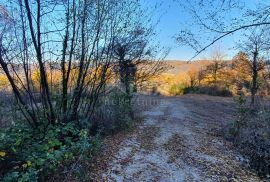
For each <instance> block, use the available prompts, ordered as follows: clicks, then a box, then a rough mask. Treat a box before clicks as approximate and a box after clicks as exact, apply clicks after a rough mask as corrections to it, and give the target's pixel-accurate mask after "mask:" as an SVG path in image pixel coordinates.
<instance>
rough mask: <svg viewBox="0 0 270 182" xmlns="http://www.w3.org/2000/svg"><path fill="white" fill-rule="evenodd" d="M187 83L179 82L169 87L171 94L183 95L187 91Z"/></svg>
mask: <svg viewBox="0 0 270 182" xmlns="http://www.w3.org/2000/svg"><path fill="white" fill-rule="evenodd" d="M186 87H187V86H186V84H184V83H179V84H174V85H172V86H171V88H170V89H169V94H170V95H174V96H176V95H183V94H184V92H185V88H186Z"/></svg>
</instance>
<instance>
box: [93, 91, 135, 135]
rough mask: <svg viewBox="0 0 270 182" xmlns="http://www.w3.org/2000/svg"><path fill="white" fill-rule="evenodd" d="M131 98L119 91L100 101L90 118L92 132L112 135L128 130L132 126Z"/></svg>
mask: <svg viewBox="0 0 270 182" xmlns="http://www.w3.org/2000/svg"><path fill="white" fill-rule="evenodd" d="M132 99H133V98H132V96H130V95H127V94H126V93H125V92H122V91H121V90H119V89H114V90H113V91H112V92H111V93H110V94H108V95H107V96H106V97H104V98H102V100H100V102H99V104H98V105H97V107H96V112H95V113H94V115H93V117H92V121H94V123H93V126H92V132H93V133H96V132H97V131H100V132H102V133H103V134H112V133H115V132H117V131H119V130H123V129H128V128H130V127H131V126H132V124H133V119H134V118H133V107H132V106H133V103H132Z"/></svg>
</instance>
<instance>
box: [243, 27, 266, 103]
mask: <svg viewBox="0 0 270 182" xmlns="http://www.w3.org/2000/svg"><path fill="white" fill-rule="evenodd" d="M267 34H268V31H264V30H259V31H258V30H256V29H255V30H254V31H253V32H252V33H251V35H250V36H249V37H248V39H247V41H246V42H244V43H243V44H242V46H241V48H242V49H243V50H244V51H245V52H246V53H247V55H248V60H249V67H250V74H251V76H252V81H251V87H250V91H251V105H254V104H255V96H256V94H257V92H258V89H259V87H260V84H259V81H258V79H259V73H260V71H262V70H264V68H265V58H264V54H265V51H268V50H269V48H270V47H269V45H268V39H267V38H266V35H267Z"/></svg>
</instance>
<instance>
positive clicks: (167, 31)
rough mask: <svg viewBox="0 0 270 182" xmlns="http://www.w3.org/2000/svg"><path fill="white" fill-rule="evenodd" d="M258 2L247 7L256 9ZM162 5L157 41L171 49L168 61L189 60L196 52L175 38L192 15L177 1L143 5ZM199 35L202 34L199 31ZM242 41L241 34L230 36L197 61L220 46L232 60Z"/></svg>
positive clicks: (252, 1) (153, 0)
mask: <svg viewBox="0 0 270 182" xmlns="http://www.w3.org/2000/svg"><path fill="white" fill-rule="evenodd" d="M257 2H258V0H247V1H245V5H247V6H249V7H255V4H256V3H257ZM159 3H162V5H161V6H160V7H159V8H158V12H157V14H156V15H157V17H158V16H160V15H161V20H160V22H159V24H158V26H157V40H158V41H159V42H160V44H161V45H162V46H165V47H170V48H171V51H170V53H169V55H168V57H167V58H166V59H168V60H187V59H190V58H191V57H192V56H193V55H194V51H193V50H192V49H191V48H190V47H187V46H180V45H179V44H177V42H176V41H175V39H174V37H175V36H176V35H177V33H179V31H180V30H181V28H182V27H183V26H185V25H186V22H188V21H190V17H189V16H190V14H188V13H187V12H185V11H183V9H182V8H181V7H180V4H179V3H178V2H176V1H175V0H150V1H149V0H148V1H147V0H145V2H144V3H143V4H144V5H143V6H145V7H153V6H154V5H156V4H159ZM190 28H191V29H192V30H193V31H194V30H195V31H196V28H197V27H195V26H194V27H190ZM197 31H198V34H200V32H199V30H197ZM240 39H241V34H240V33H237V34H235V35H233V36H228V37H226V38H224V39H222V40H221V41H219V42H218V43H217V44H216V45H214V46H213V47H212V48H209V49H208V50H207V51H205V52H204V53H202V54H201V55H199V56H198V57H197V58H196V59H203V58H207V57H209V56H210V55H211V51H212V50H213V49H214V47H216V46H219V47H221V48H222V49H223V52H224V53H225V54H226V55H227V58H228V59H230V58H231V57H233V56H234V55H235V54H236V53H237V51H236V50H235V49H234V47H235V44H236V43H237V42H239V40H240Z"/></svg>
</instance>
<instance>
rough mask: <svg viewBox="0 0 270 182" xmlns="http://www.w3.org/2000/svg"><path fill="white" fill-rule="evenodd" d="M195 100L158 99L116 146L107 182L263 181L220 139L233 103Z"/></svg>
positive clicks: (103, 173) (103, 178)
mask: <svg viewBox="0 0 270 182" xmlns="http://www.w3.org/2000/svg"><path fill="white" fill-rule="evenodd" d="M194 97H195V96H192V95H191V96H187V97H179V98H176V97H174V98H166V97H153V98H152V99H158V100H159V104H157V105H156V106H154V107H152V108H150V109H149V110H145V111H144V112H143V116H144V117H143V118H144V119H143V122H142V123H141V124H140V126H138V128H137V129H136V131H135V132H133V134H132V135H130V136H129V137H127V138H126V139H123V141H121V142H120V143H119V144H118V145H117V146H116V147H117V149H116V152H115V153H114V154H112V155H113V157H112V158H111V159H110V160H109V161H108V164H107V166H106V168H105V171H103V172H102V174H101V178H102V181H136V182H137V181H162V182H163V181H164V182H167V181H168V182H169V181H172V182H175V181H188V182H190V181H252V182H254V181H260V179H259V178H258V177H257V176H256V174H255V173H252V172H251V171H250V170H248V168H247V167H245V160H244V159H243V157H242V156H241V155H240V154H239V153H237V152H236V150H234V149H233V147H232V145H231V143H229V142H227V141H226V140H224V138H223V137H222V136H221V134H220V133H221V132H222V127H223V124H224V122H226V121H228V120H230V119H232V115H233V114H232V113H233V111H234V110H233V107H232V101H231V100H226V99H225V100H218V101H217V98H215V97H200V99H198V98H197V97H196V98H194ZM226 113H227V114H226ZM228 113H230V114H228Z"/></svg>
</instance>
